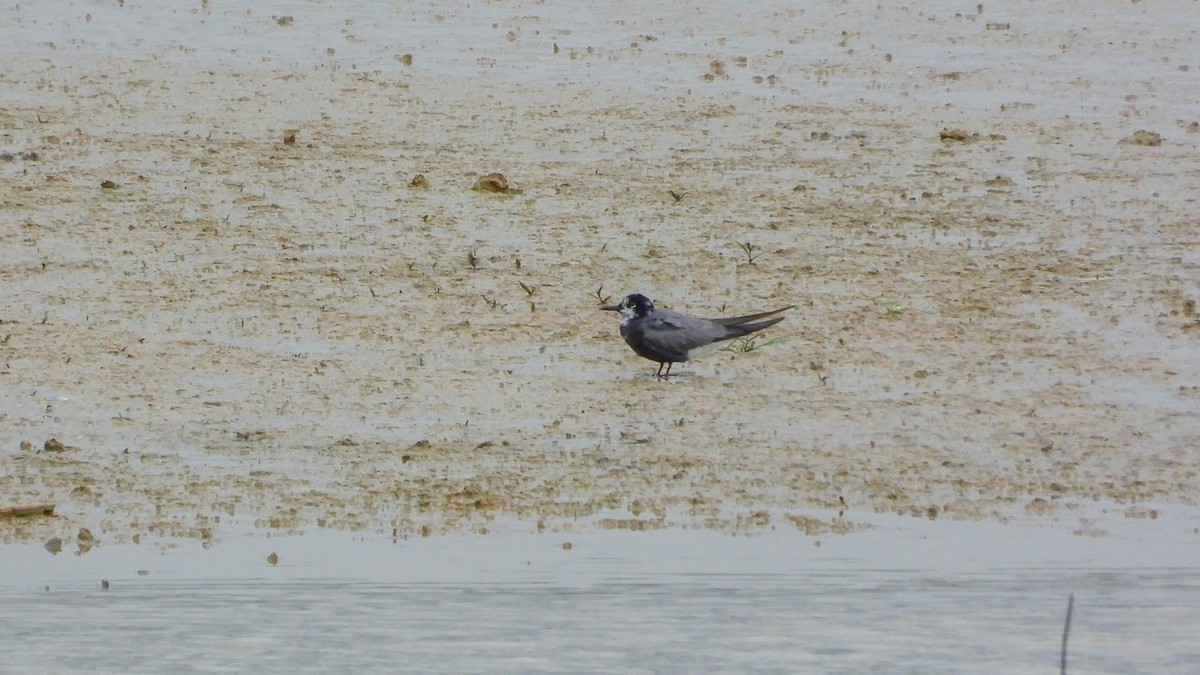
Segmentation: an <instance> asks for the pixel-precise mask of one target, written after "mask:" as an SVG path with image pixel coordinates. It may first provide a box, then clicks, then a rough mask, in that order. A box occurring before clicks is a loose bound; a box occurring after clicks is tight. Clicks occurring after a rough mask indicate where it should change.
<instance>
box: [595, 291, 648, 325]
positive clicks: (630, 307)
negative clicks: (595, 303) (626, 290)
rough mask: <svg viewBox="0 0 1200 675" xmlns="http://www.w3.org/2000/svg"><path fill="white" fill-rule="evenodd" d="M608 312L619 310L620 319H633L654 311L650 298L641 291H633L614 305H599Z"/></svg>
mask: <svg viewBox="0 0 1200 675" xmlns="http://www.w3.org/2000/svg"><path fill="white" fill-rule="evenodd" d="M600 309H606V310H608V311H610V312H620V313H621V319H622V320H628V319H633V318H636V317H640V316H646V315H647V314H649V313H650V312H653V311H654V303H653V302H650V298H647V297H646V296H644V295H642V294H641V293H634V294H632V295H627V296H625V297H624V298H621V302H619V303H617V304H615V305H608V306H606V307H601V308H600Z"/></svg>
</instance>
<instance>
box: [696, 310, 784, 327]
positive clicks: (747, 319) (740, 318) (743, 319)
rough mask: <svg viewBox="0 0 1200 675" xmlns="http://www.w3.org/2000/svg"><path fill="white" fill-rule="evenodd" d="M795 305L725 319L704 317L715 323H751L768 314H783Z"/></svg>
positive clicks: (734, 324) (731, 324)
mask: <svg viewBox="0 0 1200 675" xmlns="http://www.w3.org/2000/svg"><path fill="white" fill-rule="evenodd" d="M793 307H795V305H788V306H787V307H780V308H779V309H773V310H771V311H769V312H759V313H758V314H747V315H746V316H731V317H728V318H725V319H704V320H705V321H711V322H713V323H715V324H719V325H722V326H740V325H742V324H744V323H750V322H751V321H758V320H759V319H765V318H767V317H768V316H775V315H776V314H781V313H783V312H786V311H788V310H789V309H791V308H793Z"/></svg>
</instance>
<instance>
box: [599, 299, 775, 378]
mask: <svg viewBox="0 0 1200 675" xmlns="http://www.w3.org/2000/svg"><path fill="white" fill-rule="evenodd" d="M793 307H795V305H788V306H787V307H781V308H779V309H775V310H771V311H769V312H759V313H757V314H747V315H745V316H734V317H729V318H726V319H700V318H697V317H694V316H688V315H686V314H683V313H681V312H675V311H672V310H669V309H658V308H656V307H655V306H654V303H653V302H651V300H650V298H647V297H646V296H644V295H642V294H641V293H634V294H632V295H627V296H625V297H624V298H622V299H621V302H619V303H617V304H615V305H606V306H603V307H601V308H600V309H602V310H605V311H609V312H619V313H620V314H621V337H623V338H625V343H626V344H628V345H629V346H630V347H631V348H632V349H633V351H635V352H637V354H638V356H641V357H642V358H646V359H650V360H651V361H657V362H658V372H657V373H655V377H656V378H657V379H659V380H667V379H669V378H670V377H671V366H672V365H674V364H675V363H678V362H680V361H690V360H691V359H693V358H695V357H697V356H701V355H703V354H705V353H708V352H710V351H712V350H713V349H714V347H713V345H716V344H717V343H719V342H724V341H725V340H732V339H734V338H739V337H742V336H744V335H749V334H751V333H756V332H758V331H760V330H762V329H764V328H768V327H770V326H774V325H775V324H777V323H779V322H780V321H783V319H784V317H782V316H775V315H776V314H780V313H783V312H786V311H787V310H789V309H792V308H793ZM768 317H775V318H768ZM706 348H707V349H706ZM664 367H665V368H666V370H665V371H664V370H663V368H664Z"/></svg>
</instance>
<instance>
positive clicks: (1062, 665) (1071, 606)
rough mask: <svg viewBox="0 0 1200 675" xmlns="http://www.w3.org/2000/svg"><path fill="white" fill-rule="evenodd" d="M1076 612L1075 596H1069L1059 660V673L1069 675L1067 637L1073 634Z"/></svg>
mask: <svg viewBox="0 0 1200 675" xmlns="http://www.w3.org/2000/svg"><path fill="white" fill-rule="evenodd" d="M1074 611H1075V594H1074V593H1072V594H1070V595H1068V596H1067V622H1066V624H1065V625H1063V641H1062V654H1061V655H1060V656H1059V659H1058V672H1059V674H1060V675H1067V636H1068V635H1070V634H1071V614H1072V612H1074Z"/></svg>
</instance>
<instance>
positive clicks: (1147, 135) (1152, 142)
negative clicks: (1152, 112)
mask: <svg viewBox="0 0 1200 675" xmlns="http://www.w3.org/2000/svg"><path fill="white" fill-rule="evenodd" d="M1120 142H1121V143H1123V144H1125V145H1146V146H1156V145H1162V136H1161V135H1159V134H1156V133H1154V132H1153V131H1146V130H1145V129H1141V130H1138V131H1135V132H1133V133H1132V134H1130V135H1128V136H1126V137H1125V138H1122V139H1121V140H1120Z"/></svg>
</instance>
